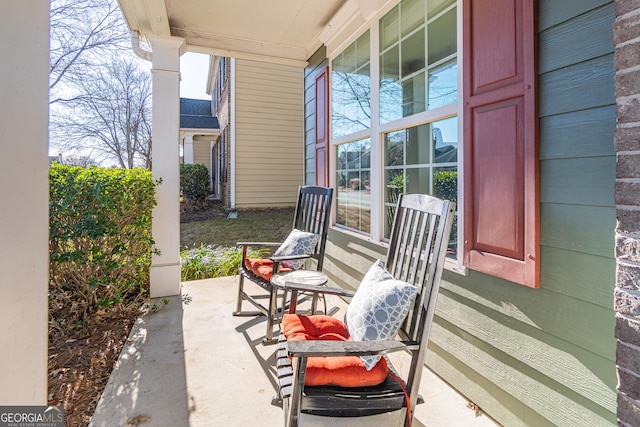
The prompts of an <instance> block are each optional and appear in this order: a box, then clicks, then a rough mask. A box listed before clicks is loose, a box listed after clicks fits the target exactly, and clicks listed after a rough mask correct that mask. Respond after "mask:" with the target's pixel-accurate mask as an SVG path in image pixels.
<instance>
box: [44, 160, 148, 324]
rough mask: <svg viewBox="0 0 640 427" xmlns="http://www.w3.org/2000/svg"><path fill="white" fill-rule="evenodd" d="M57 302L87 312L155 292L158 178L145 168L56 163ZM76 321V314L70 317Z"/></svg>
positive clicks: (53, 240) (52, 205) (53, 246)
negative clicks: (154, 220)
mask: <svg viewBox="0 0 640 427" xmlns="http://www.w3.org/2000/svg"><path fill="white" fill-rule="evenodd" d="M49 178H50V188H49V192H50V198H49V200H50V201H49V221H50V231H49V260H50V269H49V271H50V298H49V299H50V304H51V305H52V309H53V310H54V311H55V309H56V308H58V309H60V308H62V307H63V306H64V305H65V304H66V303H68V301H69V300H71V301H73V303H72V305H75V306H77V307H76V310H75V312H74V311H73V310H71V311H72V312H73V313H68V314H74V313H75V315H76V316H77V318H80V320H82V318H83V317H84V316H85V315H87V314H88V312H90V311H93V310H94V309H95V308H100V307H102V308H109V307H111V306H113V305H116V304H121V303H124V302H127V301H131V300H137V299H138V298H139V297H140V296H141V295H144V294H147V293H148V284H149V268H150V265H151V255H152V246H153V240H152V236H151V211H152V209H153V207H154V206H155V199H154V194H155V185H156V184H155V183H154V181H153V178H152V176H151V172H150V171H148V170H144V169H131V170H127V169H104V168H98V167H89V168H81V167H74V166H69V165H58V164H54V165H52V166H51V168H50V173H49ZM69 320H71V321H73V319H69Z"/></svg>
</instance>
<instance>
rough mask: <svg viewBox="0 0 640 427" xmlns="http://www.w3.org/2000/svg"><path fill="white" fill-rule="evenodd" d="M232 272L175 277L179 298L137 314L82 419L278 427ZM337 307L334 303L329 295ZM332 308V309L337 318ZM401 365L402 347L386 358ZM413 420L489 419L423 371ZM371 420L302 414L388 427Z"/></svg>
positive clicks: (334, 422)
mask: <svg viewBox="0 0 640 427" xmlns="http://www.w3.org/2000/svg"><path fill="white" fill-rule="evenodd" d="M236 290H237V287H236V278H235V277H223V278H219V279H208V280H200V281H193V282H184V283H183V284H182V286H181V295H180V296H174V297H170V298H168V299H169V301H170V302H169V304H168V305H166V306H162V304H161V303H160V304H158V310H157V312H155V313H149V314H148V315H146V316H144V317H143V318H141V319H139V320H138V321H137V322H136V324H135V325H134V327H133V330H132V331H131V334H130V338H129V340H128V342H127V344H126V345H125V348H124V349H123V351H122V353H121V355H120V358H119V360H118V362H117V364H116V366H115V368H114V371H113V372H112V374H111V378H110V379H109V383H108V384H107V387H106V389H105V391H104V394H103V396H102V398H101V399H100V402H99V403H98V407H97V408H96V411H95V413H94V415H93V418H92V420H91V423H90V426H94V427H102V426H113V425H128V424H127V423H131V421H135V419H136V417H150V418H151V419H149V420H146V421H145V422H144V424H143V425H145V426H154V425H156V426H168V425H172V426H253V427H261V426H268V427H271V426H278V425H282V420H283V413H282V409H281V408H279V407H276V406H273V405H271V398H272V397H273V395H274V394H275V391H276V387H277V386H276V379H275V372H274V368H273V365H274V352H275V346H262V344H261V340H262V337H263V336H264V326H265V325H264V318H251V317H233V316H232V315H231V312H232V307H233V306H234V304H235V297H236ZM330 303H332V304H335V305H339V306H340V307H341V309H342V310H343V309H344V307H345V304H344V302H343V301H341V300H331V301H330ZM342 310H341V312H339V313H337V314H336V316H338V317H340V316H342V313H343V312H342ZM394 356H395V358H394V365H395V366H396V367H399V368H400V369H401V367H402V360H403V355H402V354H396V355H394ZM421 394H422V396H423V397H424V398H425V401H426V403H424V404H422V405H419V406H418V407H417V408H416V412H415V418H414V424H413V425H414V426H416V427H419V426H451V427H455V426H465V427H468V426H495V425H496V424H495V423H494V422H493V421H492V420H490V419H489V418H488V417H487V416H486V415H484V414H479V415H477V416H476V413H475V411H474V410H473V409H470V408H469V407H467V405H468V403H469V402H468V401H467V400H466V399H465V398H464V397H462V396H461V395H459V394H458V393H457V392H456V391H455V390H453V389H452V388H450V387H449V386H448V385H447V384H446V383H445V382H443V381H442V380H441V379H440V378H439V377H437V376H436V375H435V374H433V373H432V372H431V371H429V370H425V372H424V374H423V378H422V381H421ZM396 418H397V414H396V415H394V414H391V416H389V415H384V416H377V417H375V419H371V418H369V419H367V420H362V419H360V420H355V419H326V418H317V417H307V418H303V422H304V424H305V425H309V426H323V425H326V426H329V425H331V426H342V425H345V426H347V425H348V426H385V427H386V426H393V425H395V423H396Z"/></svg>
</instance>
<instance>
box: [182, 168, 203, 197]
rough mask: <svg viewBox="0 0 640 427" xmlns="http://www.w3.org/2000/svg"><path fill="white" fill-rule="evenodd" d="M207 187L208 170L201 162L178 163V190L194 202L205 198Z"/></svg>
mask: <svg viewBox="0 0 640 427" xmlns="http://www.w3.org/2000/svg"><path fill="white" fill-rule="evenodd" d="M208 188H209V170H208V169H207V167H206V166H205V165H202V164H184V163H182V164H181V165H180V190H181V191H182V195H183V196H184V197H185V198H187V199H190V200H191V201H194V202H202V201H204V200H206V198H207V193H208V190H207V189H208Z"/></svg>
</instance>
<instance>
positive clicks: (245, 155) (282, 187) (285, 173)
mask: <svg viewBox="0 0 640 427" xmlns="http://www.w3.org/2000/svg"><path fill="white" fill-rule="evenodd" d="M235 79H236V80H235V88H236V93H235V132H236V141H235V143H236V146H235V154H236V165H235V166H236V173H235V185H236V206H237V207H239V208H242V207H249V206H286V205H294V204H295V199H296V194H297V191H298V186H300V185H302V183H303V169H304V154H303V149H304V142H303V141H304V132H303V96H304V93H303V70H302V69H301V68H296V67H289V66H282V65H276V64H263V63H258V62H252V61H245V60H236V73H235Z"/></svg>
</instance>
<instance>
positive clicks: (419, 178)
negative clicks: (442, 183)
mask: <svg viewBox="0 0 640 427" xmlns="http://www.w3.org/2000/svg"><path fill="white" fill-rule="evenodd" d="M404 185H405V188H406V189H407V190H406V191H407V193H408V194H412V193H417V194H432V192H431V168H407V173H406V178H405V183H404Z"/></svg>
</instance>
